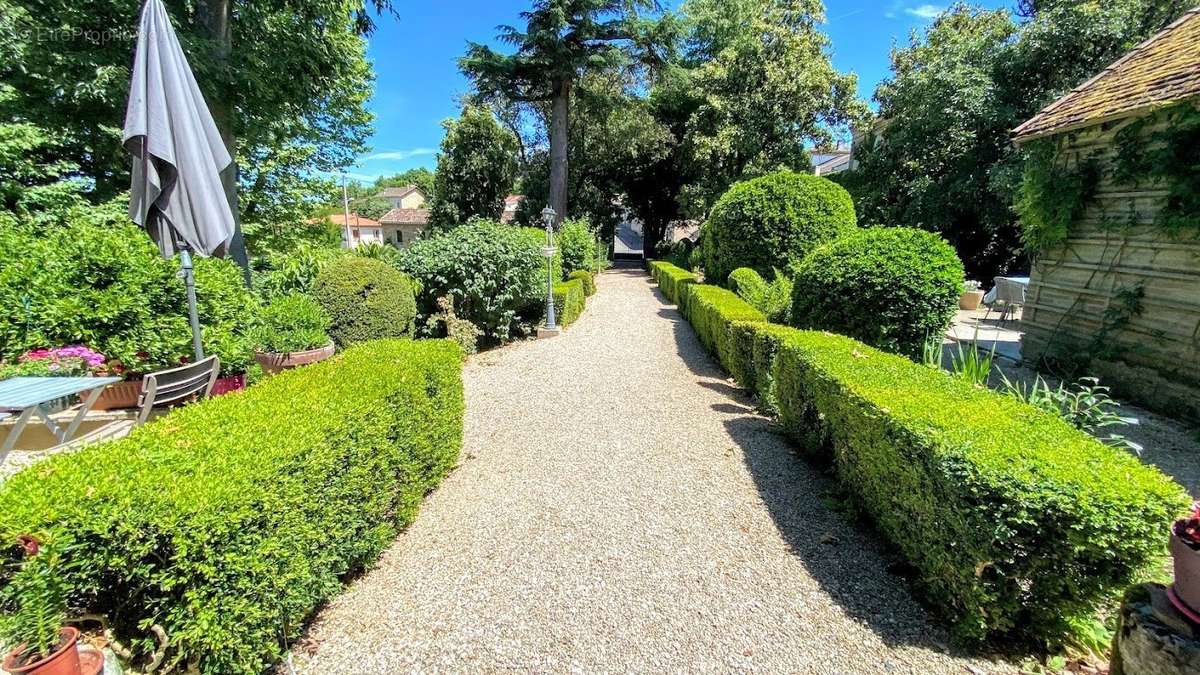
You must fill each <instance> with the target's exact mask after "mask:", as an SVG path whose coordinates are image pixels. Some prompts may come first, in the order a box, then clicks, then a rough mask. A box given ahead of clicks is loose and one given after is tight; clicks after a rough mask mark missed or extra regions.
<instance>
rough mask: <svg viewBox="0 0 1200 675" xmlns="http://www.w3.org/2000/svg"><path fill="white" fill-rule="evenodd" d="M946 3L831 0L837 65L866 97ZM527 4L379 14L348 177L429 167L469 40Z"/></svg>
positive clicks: (442, 4) (456, 4)
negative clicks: (367, 136) (366, 123)
mask: <svg viewBox="0 0 1200 675" xmlns="http://www.w3.org/2000/svg"><path fill="white" fill-rule="evenodd" d="M671 4H677V2H673V1H672V2H671ZM946 4H947V3H926V2H919V1H913V0H826V2H825V7H826V15H827V16H828V22H827V24H826V25H825V31H826V33H827V34H828V35H829V37H830V39H831V40H832V41H833V62H834V65H835V66H836V67H837V68H838V69H839V70H842V71H851V70H852V71H854V72H856V73H857V74H858V77H859V94H860V95H861V96H863V97H864V98H869V97H870V95H871V92H873V91H874V89H875V85H876V84H877V83H878V82H879V81H880V80H881V79H883V78H884V77H885V76H886V74H887V70H888V52H889V50H890V49H891V46H892V43H893V41H894V40H900V41H902V42H904V41H907V39H908V34H909V32H910V31H912V30H914V29H920V28H921V27H923V26H925V25H927V24H928V22H929V21H930V19H932V18H933V17H934V16H936V15H937V14H938V12H940V11H941V10H942V9H943V8H944V7H945V5H946ZM979 4H982V5H985V6H988V7H1002V6H1008V5H1009V4H1010V3H1009V2H1005V1H1002V0H984V1H983V2H980V3H979ZM529 5H530V2H529V0H444V1H438V0H433V1H429V0H417V1H415V2H399V3H396V6H397V8H398V11H399V14H400V17H399V19H398V20H397V19H391V18H386V17H381V19H380V26H379V30H378V31H377V32H376V33H375V34H374V35H372V36H371V39H370V45H369V48H368V56H369V57H370V59H371V61H372V62H373V63H374V64H375V71H376V74H377V77H378V80H377V82H376V91H375V97H374V99H373V100H372V101H371V103H370V108H371V110H372V111H373V112H374V113H375V115H376V121H375V128H376V132H375V136H374V137H373V138H372V140H371V145H372V147H373V150H372V152H371V153H368V154H366V155H364V156H363V157H362V158H361V159H360V162H359V165H358V166H356V167H354V168H352V169H351V170H350V171H349V172H348V175H349V177H350V178H352V179H358V180H363V181H366V180H374V179H375V178H376V177H378V176H381V175H390V174H393V173H397V172H399V171H403V170H405V169H409V168H413V167H417V166H426V167H429V168H431V169H432V168H433V167H434V165H435V160H434V155H435V153H436V152H437V147H438V144H439V143H440V142H441V140H442V126H441V122H442V120H444V119H446V118H447V117H453V116H455V115H457V114H458V105H457V101H458V98H459V96H460V95H462V94H464V93H466V91H467V89H468V83H467V80H466V79H465V78H464V77H463V76H462V74H461V73H459V71H458V67H457V65H456V63H457V59H458V57H460V56H461V55H462V54H463V52H464V51H465V49H466V44H467V41H468V40H473V41H476V42H484V43H490V44H494V38H495V35H496V26H498V25H500V24H505V23H507V24H514V25H517V24H519V23H520V18H519V13H520V12H521V11H523V10H525V9H527V8H528V7H529Z"/></svg>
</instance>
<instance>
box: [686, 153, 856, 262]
mask: <svg viewBox="0 0 1200 675" xmlns="http://www.w3.org/2000/svg"><path fill="white" fill-rule="evenodd" d="M856 222H857V220H856V218H855V216H854V203H853V202H852V201H851V200H850V195H849V194H847V192H846V191H845V190H844V189H842V187H841V186H839V185H837V184H835V183H833V182H832V181H830V180H828V179H826V178H822V177H820V176H813V175H809V174H799V173H792V172H790V171H781V172H777V173H772V174H769V175H766V176H763V177H761V178H755V179H753V180H748V181H745V182H742V183H738V184H736V185H734V186H733V187H731V188H729V191H728V192H726V193H725V194H724V195H723V196H722V197H721V198H720V199H719V200H718V201H717V203H716V204H715V205H713V208H712V212H711V213H710V214H709V217H708V223H707V225H708V227H707V231H706V232H705V242H704V250H705V260H704V271H705V278H706V279H707V280H708V281H709V282H710V283H716V284H722V285H724V283H725V281H726V279H728V278H729V273H730V272H732V271H733V270H735V269H737V268H739V267H749V268H751V269H753V270H755V271H756V272H758V273H759V274H761V275H763V276H766V275H769V274H771V271H772V270H773V269H775V268H779V269H787V268H788V267H789V266H790V265H791V264H793V263H795V262H799V261H800V260H802V259H803V258H804V256H806V255H807V254H808V252H809V251H812V250H813V249H814V248H816V247H818V246H820V245H821V244H824V243H826V242H828V241H832V240H833V239H835V238H837V237H838V236H840V235H843V234H846V233H848V232H853V231H854V228H855V224H856Z"/></svg>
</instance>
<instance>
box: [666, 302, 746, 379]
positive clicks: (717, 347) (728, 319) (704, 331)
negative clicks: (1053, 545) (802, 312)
mask: <svg viewBox="0 0 1200 675" xmlns="http://www.w3.org/2000/svg"><path fill="white" fill-rule="evenodd" d="M679 309H680V311H682V312H683V315H684V316H685V317H687V320H688V322H689V323H691V324H692V328H694V329H696V335H697V336H699V337H700V342H701V343H703V344H704V346H705V347H706V348H707V349H708V350H709V351H710V352H712V353H713V354H715V355H716V357H717V360H718V361H720V362H721V365H722V366H724V367H725V369H726V370H728V371H730V372H731V373H732V372H733V370H734V368H735V367H736V363H737V359H736V355H735V354H734V341H733V332H732V328H733V324H734V322H737V321H758V322H762V321H766V320H767V317H766V316H764V315H763V313H762V312H760V311H758V310H757V309H755V308H754V307H752V306H750V304H749V303H747V302H746V301H745V300H742V299H741V298H739V297H738V296H737V294H736V293H734V292H733V291H730V290H727V289H724V288H721V287H719V286H708V285H705V284H689V285H687V286H684V288H683V300H681V301H680V303H679Z"/></svg>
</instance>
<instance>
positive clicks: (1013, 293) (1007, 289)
mask: <svg viewBox="0 0 1200 675" xmlns="http://www.w3.org/2000/svg"><path fill="white" fill-rule="evenodd" d="M995 282H996V288H995V290H996V297H995V298H993V299H992V304H991V305H990V306H989V307H988V311H987V312H986V313H985V314H984V319H987V317H988V316H989V315H991V313H992V310H993V309H995V308H996V307H997V306H999V307H1000V309H1001V312H1000V322H1001V323H1004V321H1006V320H1007V319H1008V318H1009V317H1010V316H1012V315H1013V313H1014V312H1015V310H1016V309H1018V308H1020V307H1024V306H1025V291H1026V290H1027V288H1028V287H1027V286H1026V285H1025V284H1022V283H1019V282H1016V281H1013V280H1012V279H1008V278H1005V277H996V279H995Z"/></svg>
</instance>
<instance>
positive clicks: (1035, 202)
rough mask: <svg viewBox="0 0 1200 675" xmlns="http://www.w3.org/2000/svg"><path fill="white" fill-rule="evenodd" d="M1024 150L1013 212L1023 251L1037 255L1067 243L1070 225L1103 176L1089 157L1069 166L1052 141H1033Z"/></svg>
mask: <svg viewBox="0 0 1200 675" xmlns="http://www.w3.org/2000/svg"><path fill="white" fill-rule="evenodd" d="M1027 150H1028V157H1027V159H1026V161H1025V173H1024V175H1023V176H1022V179H1021V187H1020V189H1019V190H1018V192H1017V199H1016V204H1015V208H1016V210H1017V214H1018V215H1020V216H1021V238H1022V239H1023V240H1024V242H1025V248H1026V250H1027V251H1029V252H1030V253H1035V254H1036V253H1041V252H1043V251H1046V250H1049V249H1052V248H1054V247H1056V246H1059V245H1060V244H1062V243H1063V242H1064V241H1066V239H1067V233H1068V232H1069V231H1070V228H1071V224H1072V223H1074V222H1075V221H1076V220H1078V219H1079V217H1080V216H1081V215H1083V211H1084V209H1086V208H1087V205H1088V202H1090V201H1091V199H1092V197H1094V196H1095V194H1096V188H1097V187H1098V186H1099V185H1100V179H1101V178H1102V175H1103V172H1102V171H1101V169H1100V163H1099V162H1097V161H1096V160H1095V158H1092V157H1086V158H1082V157H1081V158H1079V160H1078V161H1076V162H1075V164H1073V165H1070V164H1068V163H1067V162H1066V158H1064V157H1062V153H1061V152H1060V150H1059V145H1058V143H1057V142H1056V141H1055V140H1051V139H1045V140H1040V141H1036V142H1034V143H1031V144H1030V145H1029V147H1028V148H1027Z"/></svg>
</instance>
